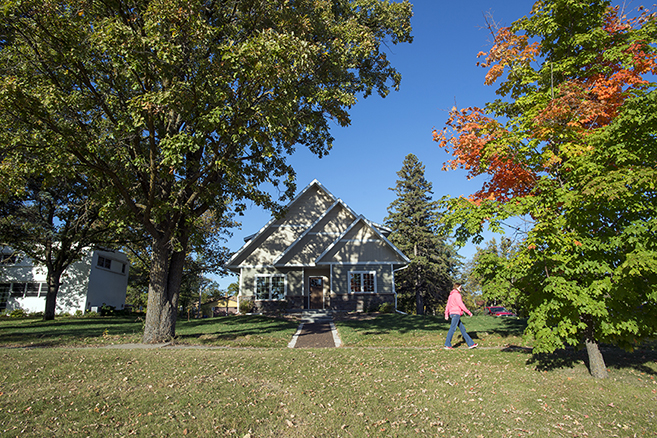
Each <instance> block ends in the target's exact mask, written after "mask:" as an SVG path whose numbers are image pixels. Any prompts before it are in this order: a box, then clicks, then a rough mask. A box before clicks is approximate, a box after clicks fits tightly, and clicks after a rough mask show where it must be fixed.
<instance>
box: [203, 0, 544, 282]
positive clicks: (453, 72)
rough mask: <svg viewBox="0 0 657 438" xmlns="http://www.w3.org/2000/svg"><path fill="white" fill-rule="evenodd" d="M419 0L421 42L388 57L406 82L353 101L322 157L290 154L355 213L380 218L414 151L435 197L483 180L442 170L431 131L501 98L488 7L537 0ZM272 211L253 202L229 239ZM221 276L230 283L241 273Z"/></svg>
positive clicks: (497, 11)
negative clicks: (492, 64)
mask: <svg viewBox="0 0 657 438" xmlns="http://www.w3.org/2000/svg"><path fill="white" fill-rule="evenodd" d="M412 3H413V5H414V7H413V13H414V15H413V19H412V26H413V33H412V34H413V36H414V42H413V43H412V44H402V45H396V46H393V45H390V46H389V47H388V48H387V55H388V57H389V59H390V60H391V62H392V64H393V65H394V66H395V68H396V69H397V70H398V71H399V72H400V73H401V75H402V83H401V87H400V90H399V91H398V92H394V91H393V92H391V93H390V95H388V97H386V98H385V99H383V98H381V97H379V96H378V95H373V96H370V97H368V98H367V99H363V98H360V99H359V101H358V103H357V104H356V105H355V106H354V107H352V109H351V112H350V113H351V125H350V126H348V127H346V128H341V127H339V126H338V125H337V124H335V127H334V129H333V131H332V133H333V136H334V137H335V141H334V145H333V149H332V150H331V152H330V153H329V155H328V156H325V157H324V158H322V159H319V158H317V157H316V156H315V155H313V154H312V153H310V152H309V151H308V150H306V149H304V148H303V147H298V148H297V151H296V153H295V154H294V155H293V156H291V157H290V158H289V162H290V163H291V164H292V165H293V167H294V169H295V171H296V173H297V186H298V190H302V189H303V188H304V187H305V186H306V185H308V184H309V183H310V182H311V181H312V180H313V179H317V180H319V181H320V182H321V183H322V184H323V185H324V186H325V187H326V188H327V189H328V190H330V191H331V192H332V193H333V195H335V196H336V197H338V198H341V199H342V200H343V201H344V202H346V203H347V205H349V206H350V207H351V208H352V209H353V210H354V211H355V212H356V213H359V214H362V215H364V216H365V217H366V218H368V219H370V220H372V221H374V222H379V223H382V222H383V219H384V218H385V217H386V215H387V208H388V206H389V205H390V203H391V202H392V201H393V200H394V198H395V195H394V193H393V192H392V191H391V190H389V188H390V187H394V186H395V182H396V181H397V173H396V172H397V171H399V169H401V166H402V161H403V160H404V157H405V156H406V155H407V154H409V153H413V154H415V155H416V156H417V157H418V159H419V160H420V161H422V163H423V164H424V166H425V177H426V178H427V180H429V181H431V183H432V184H433V192H434V199H440V198H441V197H442V196H444V195H450V196H460V195H469V194H472V193H474V192H475V191H477V190H478V189H479V188H480V187H481V184H482V180H481V179H475V180H471V181H468V180H467V179H466V174H465V172H463V171H448V172H445V171H441V168H442V165H443V163H444V162H445V161H447V160H448V159H449V156H448V154H447V153H445V151H443V150H441V149H440V148H438V144H437V143H435V142H433V141H432V135H431V132H432V129H433V128H437V129H441V128H442V127H443V126H444V123H445V121H446V120H447V111H448V110H449V109H450V108H452V107H453V106H454V105H456V106H457V107H459V108H461V107H466V106H474V105H479V106H482V105H483V104H484V103H486V102H488V101H490V100H492V99H494V98H495V88H494V86H493V87H490V86H485V85H484V76H485V73H486V71H485V70H484V69H482V68H481V67H477V65H476V63H477V57H476V56H477V53H479V52H480V51H487V50H488V49H489V48H490V45H491V44H490V42H491V35H490V34H489V32H488V30H487V29H486V28H485V19H484V14H485V13H487V12H490V13H491V14H492V16H493V18H494V19H495V21H496V22H497V23H499V24H501V25H510V24H511V23H512V22H513V21H515V20H517V19H519V18H521V17H523V16H525V15H528V14H529V12H530V10H531V6H532V4H533V2H531V1H527V0H493V1H491V0H488V1H482V0H468V1H463V2H448V1H439V0H416V1H412ZM270 218H271V215H270V214H269V213H268V212H266V211H264V210H262V209H260V208H258V207H255V206H253V207H250V208H249V209H247V210H246V212H245V214H244V216H243V217H241V218H238V220H240V221H241V222H242V228H241V229H234V230H233V237H232V238H231V239H230V240H229V241H228V247H229V248H230V249H231V250H232V251H237V250H238V249H239V248H240V247H241V246H242V244H243V243H244V241H243V239H244V237H245V236H248V235H250V234H253V233H255V232H257V231H258V230H259V229H260V228H261V227H262V226H263V225H265V224H266V223H267V222H268V221H269V220H270ZM493 236H494V235H492V234H491V235H490V236H489V237H493ZM498 240H499V239H498ZM475 250H476V248H475V246H474V245H471V244H470V245H467V246H465V247H464V248H462V249H461V250H460V251H459V253H460V254H461V255H462V256H464V257H466V258H471V257H472V255H473V254H474V252H475ZM216 280H217V281H218V282H219V284H220V285H221V287H226V286H227V285H228V284H229V283H230V282H232V281H235V278H230V277H227V278H217V279H216Z"/></svg>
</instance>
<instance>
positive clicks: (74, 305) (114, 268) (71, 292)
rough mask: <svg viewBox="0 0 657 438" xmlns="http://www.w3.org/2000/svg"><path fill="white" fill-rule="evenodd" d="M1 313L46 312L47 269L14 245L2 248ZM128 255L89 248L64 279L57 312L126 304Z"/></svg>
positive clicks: (0, 270)
mask: <svg viewBox="0 0 657 438" xmlns="http://www.w3.org/2000/svg"><path fill="white" fill-rule="evenodd" d="M0 250H1V253H0V312H4V311H12V310H14V309H23V310H25V311H26V312H30V313H33V312H43V311H44V310H45V306H46V293H47V292H48V284H47V283H46V281H47V279H46V274H47V270H46V268H45V267H43V266H39V265H37V264H35V263H34V262H33V261H32V260H30V259H29V258H28V257H25V256H22V255H20V254H17V253H15V252H14V251H12V250H11V249H10V248H6V247H5V248H0ZM128 271H129V264H128V258H127V257H126V255H125V254H123V253H121V252H118V251H111V250H104V249H94V250H92V249H89V250H88V251H87V252H86V254H85V256H84V257H83V258H82V259H81V260H78V261H76V262H74V263H72V264H71V265H70V266H69V267H68V269H66V271H64V274H63V275H62V278H61V283H62V284H61V286H60V289H59V292H58V294H57V303H56V306H57V307H56V312H57V313H75V312H76V311H78V310H80V311H82V312H85V311H90V310H97V309H100V307H101V306H103V305H104V304H106V305H108V306H113V307H115V308H116V309H123V308H124V306H125V298H126V290H127V287H128Z"/></svg>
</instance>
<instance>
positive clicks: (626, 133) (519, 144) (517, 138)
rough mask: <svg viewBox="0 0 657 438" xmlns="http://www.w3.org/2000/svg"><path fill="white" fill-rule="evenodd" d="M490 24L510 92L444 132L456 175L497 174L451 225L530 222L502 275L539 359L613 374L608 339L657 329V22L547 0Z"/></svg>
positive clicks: (501, 89) (504, 90)
mask: <svg viewBox="0 0 657 438" xmlns="http://www.w3.org/2000/svg"><path fill="white" fill-rule="evenodd" d="M489 25H490V28H491V30H492V31H493V33H494V36H495V39H494V43H493V46H492V48H491V50H490V51H489V52H488V53H480V54H479V56H480V57H483V59H484V61H483V62H482V63H481V65H482V66H483V67H485V68H488V72H487V75H486V78H485V83H486V84H488V85H491V84H494V83H498V82H499V85H498V88H497V90H496V92H497V94H498V95H499V96H500V97H499V98H498V99H496V100H495V101H493V102H490V103H488V104H487V105H486V106H485V107H484V108H478V107H472V108H465V109H462V110H458V109H456V108H454V109H452V111H451V112H450V116H449V119H448V120H447V123H446V126H445V128H444V129H442V130H440V131H437V130H436V131H434V133H433V135H434V140H435V141H437V142H438V143H439V144H440V146H441V147H443V148H446V149H447V150H449V151H450V152H451V153H452V154H453V157H454V158H453V159H452V160H450V161H449V162H448V163H446V164H445V168H452V169H455V168H462V169H466V170H467V171H468V176H469V177H475V176H479V175H487V176H489V179H488V181H487V182H486V183H484V184H483V187H482V188H481V190H479V191H477V192H476V193H474V194H473V195H471V196H470V197H469V198H467V199H466V198H454V199H444V200H443V202H444V205H445V206H446V207H447V208H448V209H449V214H447V215H445V217H444V226H445V227H446V228H447V229H452V230H454V232H455V234H456V237H457V238H458V239H460V241H463V240H466V239H469V238H473V239H474V240H475V241H477V242H480V241H481V232H482V230H483V226H484V224H485V223H488V225H489V228H490V229H492V230H493V231H501V227H502V221H503V220H505V219H507V218H509V217H512V216H524V217H527V218H530V219H531V221H532V227H531V229H530V231H529V232H528V233H527V235H526V236H525V239H524V242H523V243H524V245H520V247H519V249H518V251H517V252H516V253H515V254H514V255H513V257H512V258H510V259H509V262H508V263H506V264H505V265H504V267H503V268H502V269H500V270H499V276H500V277H504V278H506V279H509V278H513V283H514V284H513V287H514V289H515V290H519V291H520V294H519V296H518V301H519V302H520V303H521V304H522V305H523V306H524V307H525V309H526V310H527V311H528V312H529V314H530V319H529V323H528V328H527V334H528V335H531V336H533V337H534V338H535V341H536V343H535V351H536V352H551V351H554V350H555V349H557V348H561V347H563V345H564V344H568V345H574V346H586V348H587V351H588V353H589V362H590V368H591V373H592V374H593V375H594V376H596V377H605V376H606V368H605V365H604V359H603V357H602V355H601V353H600V349H599V343H601V342H605V343H612V344H615V345H619V346H621V347H624V348H627V349H631V348H634V347H636V346H637V345H638V343H639V342H640V340H641V339H642V338H644V337H646V336H650V335H652V334H653V333H654V331H655V329H656V328H657V318H655V315H654V314H653V313H651V312H650V311H649V310H648V309H649V308H650V306H654V305H655V303H656V301H657V289H656V284H657V283H656V282H655V274H654V272H655V270H654V268H655V266H657V247H656V246H655V245H654V243H653V242H654V241H655V230H657V211H656V207H657V202H656V201H657V199H655V195H656V193H655V182H654V181H656V180H657V169H656V166H655V163H657V161H656V158H657V157H656V156H655V150H656V149H657V147H656V146H657V145H656V138H657V135H656V134H657V125H656V124H655V111H656V108H657V107H656V106H655V101H656V99H657V96H656V93H657V92H656V91H655V85H656V84H655V82H654V81H652V79H653V75H654V74H655V73H657V58H656V56H657V48H656V44H657V21H656V18H655V14H654V13H653V12H652V11H649V10H646V9H644V8H643V7H641V8H639V9H638V10H637V11H635V12H633V13H626V11H624V10H622V9H621V8H620V7H618V6H612V5H611V4H610V2H607V1H586V2H584V1H580V0H541V1H537V2H536V3H535V4H534V6H533V8H532V11H531V14H530V15H529V16H528V17H523V18H522V19H520V20H517V21H516V22H514V23H513V24H512V25H511V26H510V27H505V28H499V29H497V28H496V27H495V26H494V23H492V22H489ZM511 274H512V275H511Z"/></svg>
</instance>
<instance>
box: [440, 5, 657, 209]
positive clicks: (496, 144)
mask: <svg viewBox="0 0 657 438" xmlns="http://www.w3.org/2000/svg"><path fill="white" fill-rule="evenodd" d="M537 4H538V3H537ZM535 8H536V6H535ZM654 17H655V14H654V13H651V12H649V11H647V10H645V9H643V8H640V10H639V11H638V14H637V15H635V16H633V17H627V16H626V15H623V14H622V12H621V11H620V9H619V8H618V7H609V8H608V9H607V11H606V14H605V16H604V24H603V26H602V29H601V33H602V35H601V37H600V38H599V43H600V46H599V47H598V48H597V49H596V54H595V56H590V57H589V58H588V59H587V64H586V65H583V66H581V67H580V68H579V69H577V70H576V71H574V72H573V71H568V70H567V69H566V67H564V66H563V65H558V63H554V65H551V64H552V63H551V61H550V59H549V58H548V57H549V53H547V50H545V49H544V48H543V47H541V45H540V44H539V42H538V41H533V42H532V41H530V37H529V36H528V35H527V34H526V33H525V34H521V33H520V30H519V29H516V28H514V27H503V28H499V29H492V28H491V31H492V32H493V33H494V43H493V46H492V48H491V49H490V51H489V52H488V53H484V52H480V53H479V54H478V57H483V58H485V61H484V62H482V63H480V65H481V66H482V67H485V68H488V72H487V74H486V77H485V80H484V83H485V84H486V85H492V84H494V83H495V82H496V81H498V80H501V81H502V83H501V84H500V86H499V89H498V94H500V95H502V96H506V97H509V96H510V97H513V98H516V97H518V96H521V95H522V94H525V96H522V97H521V98H519V99H516V102H514V103H513V104H508V103H500V102H497V103H493V104H489V106H488V107H487V108H486V109H482V108H478V107H469V108H464V109H460V110H459V109H457V108H456V107H454V108H452V110H451V111H450V113H449V118H448V120H447V122H446V124H445V127H444V128H443V129H442V130H434V131H433V139H434V141H436V142H438V144H439V146H440V147H442V148H445V149H446V150H448V151H449V152H450V153H451V154H452V155H453V157H454V158H453V159H452V160H450V161H448V162H447V163H445V165H444V166H443V169H457V168H462V169H465V170H467V171H468V177H470V178H471V177H475V176H479V175H483V174H487V175H489V176H490V179H489V180H488V181H487V182H486V183H484V185H483V187H482V188H481V189H480V190H479V191H477V192H476V193H474V194H473V195H472V196H471V197H470V199H471V200H472V201H473V202H475V203H480V202H481V201H482V200H485V199H488V200H495V201H500V202H507V201H509V200H511V199H514V198H517V197H526V196H530V195H531V194H532V192H533V190H534V189H535V184H536V182H537V181H538V178H539V176H540V175H544V174H546V173H547V174H553V175H556V174H558V172H560V171H561V164H562V163H563V162H564V161H565V160H567V159H568V158H569V157H571V156H573V155H578V154H583V153H587V151H591V150H592V147H591V146H590V144H589V143H588V142H587V136H589V135H590V134H591V133H592V132H593V131H594V130H596V129H599V128H601V127H604V126H607V125H608V124H609V123H610V122H611V121H612V120H613V119H614V118H615V117H616V116H617V115H618V111H619V108H620V107H621V106H622V105H623V103H624V102H625V101H626V99H627V98H628V97H630V96H632V95H633V94H634V92H635V91H636V90H639V89H643V88H645V87H647V86H648V84H649V82H648V81H647V80H646V79H645V77H646V75H649V74H657V58H656V57H657V54H656V53H655V51H654V50H652V48H651V47H650V44H649V42H648V41H645V40H640V39H639V40H636V39H633V38H630V34H631V33H632V32H633V31H634V30H636V29H638V28H640V27H641V26H642V25H643V24H645V23H646V22H648V21H650V20H653V19H654ZM478 64H479V63H478ZM532 65H535V66H537V67H538V68H537V69H533V68H532ZM505 74H506V76H504V75H505ZM520 78H523V80H524V82H525V84H519V83H520V82H521V81H519V79H520ZM527 79H533V84H530V85H527V84H526V83H530V82H532V81H528V80H527ZM531 87H533V88H531ZM530 88H531V89H532V91H537V92H536V93H533V94H532V96H531V97H527V96H526V95H527V94H528V93H527V91H528V90H529V89H530ZM490 113H495V114H496V115H499V114H501V115H503V116H506V117H508V118H509V121H508V123H506V124H505V125H503V124H501V123H500V122H499V121H498V120H497V119H496V118H494V117H489V116H488V114H490ZM518 114H519V115H518Z"/></svg>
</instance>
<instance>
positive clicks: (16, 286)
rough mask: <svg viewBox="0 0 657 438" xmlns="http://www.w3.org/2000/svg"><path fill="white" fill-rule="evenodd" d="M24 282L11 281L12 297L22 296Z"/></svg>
mask: <svg viewBox="0 0 657 438" xmlns="http://www.w3.org/2000/svg"><path fill="white" fill-rule="evenodd" d="M25 284H26V283H12V284H11V296H12V297H14V298H23V294H24V293H25Z"/></svg>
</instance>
